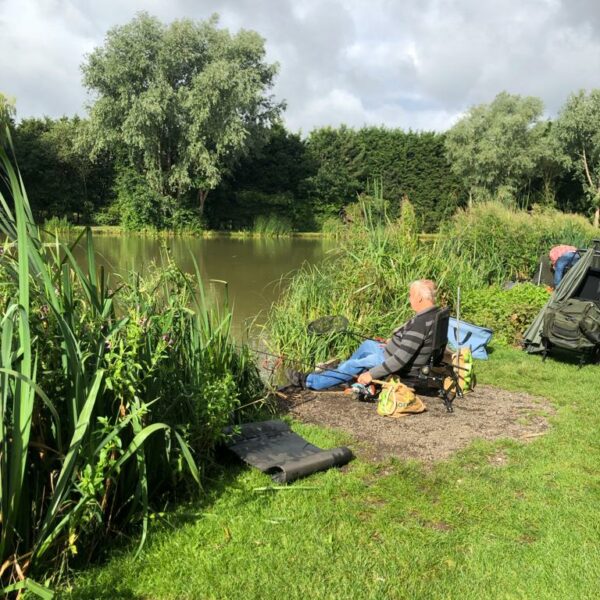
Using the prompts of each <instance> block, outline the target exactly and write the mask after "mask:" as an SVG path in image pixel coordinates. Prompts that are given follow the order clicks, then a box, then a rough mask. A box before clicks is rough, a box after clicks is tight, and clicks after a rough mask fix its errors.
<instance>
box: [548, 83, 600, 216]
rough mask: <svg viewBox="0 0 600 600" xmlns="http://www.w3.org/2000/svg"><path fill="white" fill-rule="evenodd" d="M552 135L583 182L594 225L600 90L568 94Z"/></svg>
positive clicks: (598, 199)
mask: <svg viewBox="0 0 600 600" xmlns="http://www.w3.org/2000/svg"><path fill="white" fill-rule="evenodd" d="M555 129H556V134H557V136H558V139H559V140H560V141H561V142H562V144H563V147H564V149H565V151H566V152H567V154H568V156H569V157H570V160H571V167H572V169H573V170H574V171H575V172H576V173H577V175H578V176H579V178H580V179H581V181H582V182H583V189H584V190H585V193H586V196H587V197H588V199H589V201H590V205H591V207H592V209H593V210H594V225H595V226H596V227H598V226H599V225H600V89H596V90H592V91H591V92H590V93H589V94H586V92H585V91H584V90H581V91H579V92H578V93H577V94H572V95H571V96H570V97H569V99H568V100H567V103H566V104H565V106H564V107H563V108H562V110H561V111H560V114H559V116H558V119H557V121H556V127H555Z"/></svg>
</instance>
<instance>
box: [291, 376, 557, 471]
mask: <svg viewBox="0 0 600 600" xmlns="http://www.w3.org/2000/svg"><path fill="white" fill-rule="evenodd" d="M421 397H422V398H423V401H424V402H425V404H426V406H427V412H425V413H422V414H419V415H411V416H408V417H403V418H401V419H390V418H384V417H380V416H379V415H378V414H377V412H376V405H375V404H372V403H366V402H359V401H357V400H355V399H354V398H353V397H352V396H349V395H345V394H343V393H342V392H338V391H335V392H312V391H310V390H305V391H302V392H297V393H293V394H289V395H287V398H286V399H283V400H282V402H281V404H282V409H284V410H285V411H286V412H288V413H289V414H291V415H292V416H293V417H295V418H296V419H298V420H300V421H304V422H306V423H314V424H317V425H322V426H326V427H332V428H336V429H341V430H343V431H346V432H348V433H350V434H351V435H352V437H353V438H354V439H355V440H356V443H355V444H353V445H352V450H353V451H354V452H355V454H357V455H358V456H360V457H362V458H367V459H371V460H382V459H385V458H387V457H390V456H397V457H399V458H416V459H418V460H422V461H424V462H434V461H437V460H442V459H445V458H448V457H449V456H450V455H451V454H453V453H454V452H456V451H457V450H460V449H461V448H465V447H466V446H467V445H468V444H469V443H470V442H472V441H473V440H475V439H478V438H479V439H485V440H496V439H500V438H512V439H516V440H522V441H525V442H526V441H531V440H534V439H536V438H537V437H538V436H540V435H543V434H544V432H546V431H547V429H548V427H549V424H548V420H547V416H548V415H551V414H553V413H554V410H553V408H552V407H551V405H550V404H549V403H548V401H546V400H544V399H542V398H536V397H534V396H530V395H529V394H524V393H517V392H508V391H506V390H502V389H499V388H496V387H492V386H489V385H480V386H477V389H476V390H475V391H474V392H472V393H470V394H467V395H466V396H465V397H464V398H456V400H455V401H454V412H453V413H448V412H446V408H445V407H444V405H443V404H442V401H441V400H440V399H439V398H437V397H427V396H421ZM494 459H496V462H497V463H498V466H501V464H502V462H503V455H501V454H499V455H496V456H495V457H494Z"/></svg>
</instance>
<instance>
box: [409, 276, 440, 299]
mask: <svg viewBox="0 0 600 600" xmlns="http://www.w3.org/2000/svg"><path fill="white" fill-rule="evenodd" d="M413 287H416V288H417V289H418V290H419V293H420V294H421V296H422V297H423V298H424V299H425V300H429V301H430V302H435V292H436V289H435V283H433V281H431V279H416V280H415V281H413V282H412V283H411V284H410V288H409V289H411V290H412V289H413Z"/></svg>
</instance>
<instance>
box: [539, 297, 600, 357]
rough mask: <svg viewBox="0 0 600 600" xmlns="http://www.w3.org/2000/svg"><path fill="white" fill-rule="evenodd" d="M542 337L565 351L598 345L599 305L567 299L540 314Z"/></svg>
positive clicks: (599, 331)
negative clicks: (542, 317)
mask: <svg viewBox="0 0 600 600" xmlns="http://www.w3.org/2000/svg"><path fill="white" fill-rule="evenodd" d="M542 335H543V337H544V338H545V339H546V340H547V341H548V342H550V344H552V345H553V346H557V347H558V348H563V349H565V350H591V349H593V348H595V347H596V346H598V345H600V306H599V305H598V304H597V303H596V302H593V301H591V300H578V299H576V298H571V299H570V300H567V301H566V302H564V303H563V304H561V305H560V306H551V307H548V308H547V309H546V313H545V314H544V326H543V333H542Z"/></svg>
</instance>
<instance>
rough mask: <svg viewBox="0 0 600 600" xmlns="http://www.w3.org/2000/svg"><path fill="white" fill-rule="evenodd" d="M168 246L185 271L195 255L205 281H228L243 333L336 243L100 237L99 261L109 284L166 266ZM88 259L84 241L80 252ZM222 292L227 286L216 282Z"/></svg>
mask: <svg viewBox="0 0 600 600" xmlns="http://www.w3.org/2000/svg"><path fill="white" fill-rule="evenodd" d="M165 245H166V247H168V249H169V251H170V253H171V256H172V257H173V260H174V261H175V263H176V264H177V265H178V266H179V267H180V268H181V269H182V270H183V271H185V272H188V273H193V272H194V262H193V259H192V257H194V258H195V260H196V262H197V263H198V267H199V269H200V274H201V277H202V279H203V281H204V282H205V283H208V282H209V280H211V279H219V280H225V281H227V282H228V286H227V288H228V294H229V299H230V303H231V304H232V305H233V308H234V330H235V331H236V334H238V335H239V334H240V332H241V331H242V329H243V324H244V322H246V321H248V320H251V319H253V318H254V317H255V316H256V315H259V317H258V320H259V322H260V321H262V319H263V318H264V314H265V312H266V310H267V309H268V308H269V306H270V305H271V303H272V302H273V301H274V300H275V299H276V298H277V296H278V295H279V293H280V291H281V286H280V285H279V282H280V280H281V278H282V277H284V276H286V275H288V274H290V273H291V272H292V271H294V270H296V269H297V268H298V267H300V265H302V263H303V262H305V261H307V262H309V263H311V264H314V263H317V262H319V261H321V260H322V258H323V256H324V254H325V252H326V251H327V249H328V248H330V247H331V242H328V241H326V240H320V239H299V238H287V239H232V238H229V237H216V238H209V239H202V238H191V237H190V238H187V237H178V238H168V239H166V240H159V239H154V238H149V237H143V236H135V235H119V236H110V235H98V236H95V237H94V246H95V248H96V255H97V260H98V264H99V265H103V266H104V268H105V269H106V272H107V273H108V274H109V277H110V285H111V286H113V287H114V286H115V285H117V283H118V278H119V276H123V275H125V274H127V273H128V272H131V271H135V272H139V273H142V274H143V273H144V272H145V271H147V269H148V267H149V266H150V265H151V263H152V262H154V263H156V264H163V263H162V261H163V257H162V256H161V248H162V247H163V246H165ZM75 254H76V256H77V257H78V258H83V255H84V251H83V247H82V246H81V245H80V246H79V247H78V248H77V249H76V252H75ZM211 287H212V288H213V290H214V291H215V293H218V294H223V293H224V289H225V288H224V286H223V285H219V284H214V285H212V286H211Z"/></svg>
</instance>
